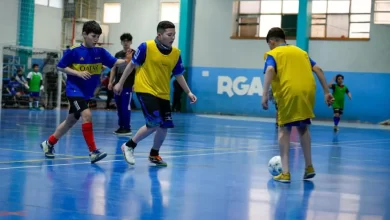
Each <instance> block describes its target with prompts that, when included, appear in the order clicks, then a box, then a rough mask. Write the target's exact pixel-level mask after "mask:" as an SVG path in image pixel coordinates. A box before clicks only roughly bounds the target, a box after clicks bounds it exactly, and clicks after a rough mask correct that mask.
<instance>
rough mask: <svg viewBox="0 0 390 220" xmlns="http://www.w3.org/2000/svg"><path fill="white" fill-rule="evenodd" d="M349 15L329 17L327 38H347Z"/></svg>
mask: <svg viewBox="0 0 390 220" xmlns="http://www.w3.org/2000/svg"><path fill="white" fill-rule="evenodd" d="M348 30H349V16H348V15H328V19H327V21H326V37H334V38H345V37H348V34H349V31H348Z"/></svg>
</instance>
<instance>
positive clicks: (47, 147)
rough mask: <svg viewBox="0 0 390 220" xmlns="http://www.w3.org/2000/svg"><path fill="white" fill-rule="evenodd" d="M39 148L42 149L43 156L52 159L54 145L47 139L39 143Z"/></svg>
mask: <svg viewBox="0 0 390 220" xmlns="http://www.w3.org/2000/svg"><path fill="white" fill-rule="evenodd" d="M41 149H42V151H43V153H45V157H46V158H49V159H54V158H55V156H54V152H55V151H54V146H53V145H51V144H49V142H47V141H44V142H42V144H41Z"/></svg>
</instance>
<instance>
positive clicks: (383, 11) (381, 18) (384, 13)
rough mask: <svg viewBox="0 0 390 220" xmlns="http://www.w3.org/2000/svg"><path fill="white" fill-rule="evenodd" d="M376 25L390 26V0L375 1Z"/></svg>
mask: <svg viewBox="0 0 390 220" xmlns="http://www.w3.org/2000/svg"><path fill="white" fill-rule="evenodd" d="M374 23H375V24H390V0H375V5H374Z"/></svg>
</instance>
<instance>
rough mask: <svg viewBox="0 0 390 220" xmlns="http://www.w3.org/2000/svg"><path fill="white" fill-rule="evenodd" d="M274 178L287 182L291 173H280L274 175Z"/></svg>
mask: <svg viewBox="0 0 390 220" xmlns="http://www.w3.org/2000/svg"><path fill="white" fill-rule="evenodd" d="M274 180H275V181H278V182H282V183H289V182H291V175H290V173H281V174H279V175H277V176H275V177H274Z"/></svg>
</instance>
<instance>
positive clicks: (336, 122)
mask: <svg viewBox="0 0 390 220" xmlns="http://www.w3.org/2000/svg"><path fill="white" fill-rule="evenodd" d="M333 121H334V125H335V126H337V125H339V122H340V117H333Z"/></svg>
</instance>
